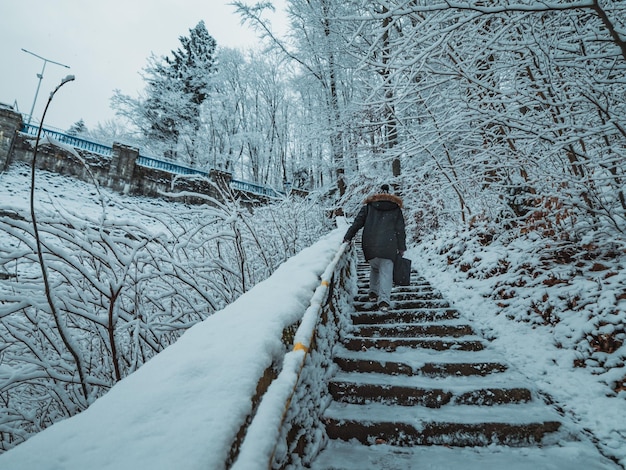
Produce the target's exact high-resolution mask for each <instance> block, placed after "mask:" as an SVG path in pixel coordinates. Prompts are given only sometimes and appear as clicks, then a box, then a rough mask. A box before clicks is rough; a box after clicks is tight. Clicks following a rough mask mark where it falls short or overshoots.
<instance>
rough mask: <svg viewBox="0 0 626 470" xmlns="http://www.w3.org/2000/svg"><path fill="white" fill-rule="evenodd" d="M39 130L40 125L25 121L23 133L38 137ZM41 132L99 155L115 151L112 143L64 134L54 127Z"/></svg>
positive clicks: (107, 154)
mask: <svg viewBox="0 0 626 470" xmlns="http://www.w3.org/2000/svg"><path fill="white" fill-rule="evenodd" d="M38 130H39V126H36V125H33V124H27V123H24V124H23V125H22V133H24V134H28V135H32V136H35V137H36V136H37V132H38ZM41 132H42V133H43V134H44V135H47V136H50V137H52V138H53V139H55V140H58V141H59V142H61V143H64V144H67V145H71V146H72V147H76V148H79V149H83V150H87V151H88V152H92V153H96V154H98V155H105V156H111V154H112V152H113V147H111V146H110V145H105V144H102V143H100V142H94V141H92V140H87V139H83V138H81V137H76V136H73V135H69V134H64V133H63V132H60V131H54V130H52V129H46V128H42V129H41Z"/></svg>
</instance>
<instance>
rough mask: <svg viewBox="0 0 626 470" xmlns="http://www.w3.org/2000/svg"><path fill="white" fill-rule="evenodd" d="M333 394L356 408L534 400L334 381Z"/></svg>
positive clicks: (504, 391) (511, 394)
mask: <svg viewBox="0 0 626 470" xmlns="http://www.w3.org/2000/svg"><path fill="white" fill-rule="evenodd" d="M329 391H330V393H331V396H332V397H333V399H334V400H335V401H337V402H341V403H351V404H356V405H365V404H368V403H374V402H377V403H384V404H386V405H400V406H415V405H419V406H426V407H428V408H440V407H442V406H444V405H449V404H451V405H480V406H492V405H502V404H505V403H528V402H529V401H531V400H532V393H531V391H530V390H529V389H528V388H525V387H501V388H500V387H498V388H495V387H489V388H478V389H474V390H470V391H466V392H463V393H459V394H456V393H455V392H454V391H452V390H450V389H446V388H433V387H407V386H401V385H389V384H369V383H355V382H349V381H339V380H333V381H331V382H330V384H329Z"/></svg>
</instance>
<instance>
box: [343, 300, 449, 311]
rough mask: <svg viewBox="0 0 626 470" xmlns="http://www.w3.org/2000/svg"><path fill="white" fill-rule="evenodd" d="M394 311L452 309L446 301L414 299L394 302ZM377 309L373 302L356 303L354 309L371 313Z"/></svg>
mask: <svg viewBox="0 0 626 470" xmlns="http://www.w3.org/2000/svg"><path fill="white" fill-rule="evenodd" d="M391 301H392V307H393V309H398V310H406V309H428V308H450V304H449V303H448V301H447V300H445V299H430V300H429V299H421V298H419V297H414V298H412V299H405V300H393V298H392V299H391ZM374 308H375V304H374V303H373V302H354V309H355V310H356V311H357V312H358V311H371V310H373V309H374Z"/></svg>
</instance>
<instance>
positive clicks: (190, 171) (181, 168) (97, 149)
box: [21, 123, 285, 198]
mask: <svg viewBox="0 0 626 470" xmlns="http://www.w3.org/2000/svg"><path fill="white" fill-rule="evenodd" d="M38 130H39V126H38V125H34V124H28V123H24V124H23V125H22V129H21V132H22V133H24V134H27V135H30V136H33V137H36V136H37V132H38ZM41 131H42V133H43V134H44V135H47V136H49V137H52V138H54V139H55V140H57V141H59V142H61V143H64V144H67V145H70V146H72V147H75V148H79V149H82V150H86V151H88V152H92V153H95V154H98V155H104V156H107V157H110V156H111V155H112V154H113V147H112V146H109V145H105V144H102V143H100V142H94V141H92V140H87V139H83V138H81V137H76V136H72V135H68V134H65V133H63V132H61V131H56V130H52V129H49V128H43V127H42V129H41ZM136 164H137V165H141V166H144V167H147V168H154V169H157V170H161V171H166V172H168V173H173V174H176V175H200V176H205V177H209V176H210V173H209V172H207V171H204V170H200V169H198V168H192V167H189V166H185V165H181V164H179V163H175V162H172V161H167V160H162V159H159V158H155V157H149V156H147V155H141V154H140V155H138V157H137V160H136ZM230 187H231V188H232V189H233V190H236V191H242V192H246V193H251V194H255V195H259V196H265V197H269V198H279V197H282V196H284V194H285V193H284V192H281V191H277V190H275V189H274V188H273V187H271V186H266V185H260V184H257V183H252V182H250V181H242V180H236V179H231V181H230Z"/></svg>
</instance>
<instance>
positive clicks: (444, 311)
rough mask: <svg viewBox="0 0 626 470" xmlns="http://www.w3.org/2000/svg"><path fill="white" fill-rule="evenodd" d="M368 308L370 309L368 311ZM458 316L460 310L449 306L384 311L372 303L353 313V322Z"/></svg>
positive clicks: (402, 320) (424, 319)
mask: <svg viewBox="0 0 626 470" xmlns="http://www.w3.org/2000/svg"><path fill="white" fill-rule="evenodd" d="M367 310H370V311H369V312H368V311H367ZM456 318H459V312H458V310H456V309H454V308H448V307H442V308H428V309H406V310H403V309H398V308H393V311H391V312H387V313H382V312H380V311H378V310H377V309H376V307H375V306H374V305H370V306H369V308H368V309H363V310H362V311H361V312H360V313H359V312H357V313H355V314H353V315H352V323H353V324H354V325H365V324H385V323H420V322H434V321H439V320H449V319H456Z"/></svg>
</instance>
